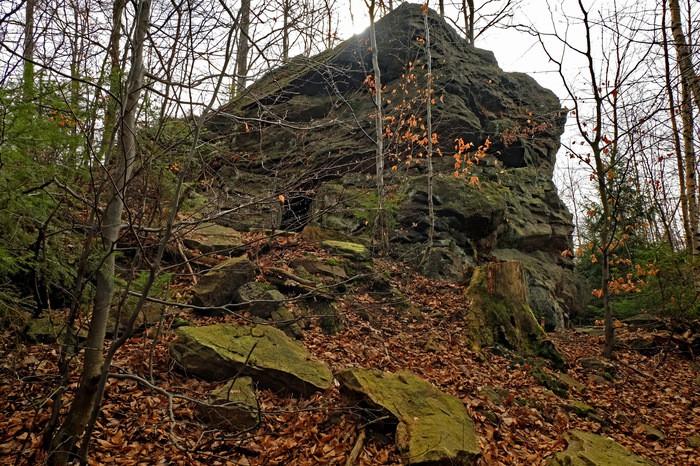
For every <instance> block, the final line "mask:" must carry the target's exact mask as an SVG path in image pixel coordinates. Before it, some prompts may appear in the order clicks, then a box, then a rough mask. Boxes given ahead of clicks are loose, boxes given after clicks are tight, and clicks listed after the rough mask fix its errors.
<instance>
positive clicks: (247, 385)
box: [198, 377, 260, 432]
mask: <svg viewBox="0 0 700 466" xmlns="http://www.w3.org/2000/svg"><path fill="white" fill-rule="evenodd" d="M207 398H208V400H207V404H206V405H199V406H198V414H199V417H200V418H201V419H202V420H203V421H204V422H206V423H207V424H209V425H211V426H213V427H216V428H218V429H223V430H227V431H231V432H240V431H244V430H248V429H252V428H254V427H255V426H256V425H258V423H259V422H260V409H259V406H258V401H257V398H256V397H255V389H254V388H253V380H252V379H251V378H250V377H238V378H236V379H233V380H229V381H228V382H226V383H225V384H223V385H220V386H219V387H217V388H215V389H214V390H212V391H211V392H210V393H209V396H208V397H207Z"/></svg>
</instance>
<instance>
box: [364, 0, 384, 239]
mask: <svg viewBox="0 0 700 466" xmlns="http://www.w3.org/2000/svg"><path fill="white" fill-rule="evenodd" d="M367 6H368V8H369V40H370V47H371V48H372V70H373V73H374V105H375V107H376V108H375V118H374V123H375V129H376V132H375V135H376V141H375V145H376V169H377V175H376V179H377V216H376V219H375V225H374V226H375V229H376V234H377V240H378V249H379V251H380V252H383V251H385V250H386V249H387V247H388V243H389V240H388V236H389V233H388V231H387V225H386V218H385V217H386V215H385V212H384V126H383V125H384V114H383V112H382V73H381V70H380V69H379V49H378V48H377V31H376V29H375V27H374V17H375V13H376V0H371V1H370V3H368V4H367Z"/></svg>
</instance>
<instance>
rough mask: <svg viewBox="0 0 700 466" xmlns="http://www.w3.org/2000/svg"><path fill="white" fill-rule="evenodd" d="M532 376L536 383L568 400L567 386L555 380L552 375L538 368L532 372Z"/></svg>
mask: <svg viewBox="0 0 700 466" xmlns="http://www.w3.org/2000/svg"><path fill="white" fill-rule="evenodd" d="M532 376H533V377H534V378H535V380H536V381H537V383H539V384H540V385H542V386H543V387H546V388H548V389H550V390H551V391H552V392H554V394H556V395H557V396H559V397H562V398H568V396H569V386H568V385H566V384H565V383H564V382H562V381H561V380H559V378H557V377H556V376H555V375H554V374H552V373H550V372H548V371H547V370H545V369H543V368H541V367H538V368H535V369H533V370H532Z"/></svg>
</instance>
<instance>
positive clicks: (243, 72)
mask: <svg viewBox="0 0 700 466" xmlns="http://www.w3.org/2000/svg"><path fill="white" fill-rule="evenodd" d="M240 16H241V19H240V22H239V24H238V26H239V27H240V31H239V34H238V51H237V53H236V88H235V95H236V96H239V95H241V93H242V92H243V91H244V90H245V85H246V77H247V75H248V52H249V50H250V42H249V40H248V39H249V33H250V0H242V1H241V15H240Z"/></svg>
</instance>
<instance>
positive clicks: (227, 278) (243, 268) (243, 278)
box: [192, 256, 255, 307]
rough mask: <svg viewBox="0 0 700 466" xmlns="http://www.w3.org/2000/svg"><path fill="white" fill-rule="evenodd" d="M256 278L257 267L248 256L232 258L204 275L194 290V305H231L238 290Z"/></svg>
mask: <svg viewBox="0 0 700 466" xmlns="http://www.w3.org/2000/svg"><path fill="white" fill-rule="evenodd" d="M254 278H255V265H254V264H253V263H252V262H251V261H249V260H248V258H247V257H246V256H239V257H232V258H230V259H227V260H225V261H223V262H222V263H220V264H219V265H217V266H215V267H214V268H212V269H211V270H209V271H208V272H207V273H205V274H204V275H202V276H201V277H200V279H199V282H198V283H197V285H195V287H194V289H193V295H192V304H194V305H195V306H201V307H218V306H224V305H226V304H231V303H233V302H234V301H235V299H236V293H237V291H238V289H239V288H240V287H241V286H242V285H244V284H245V283H248V282H250V281H251V280H253V279H254Z"/></svg>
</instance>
